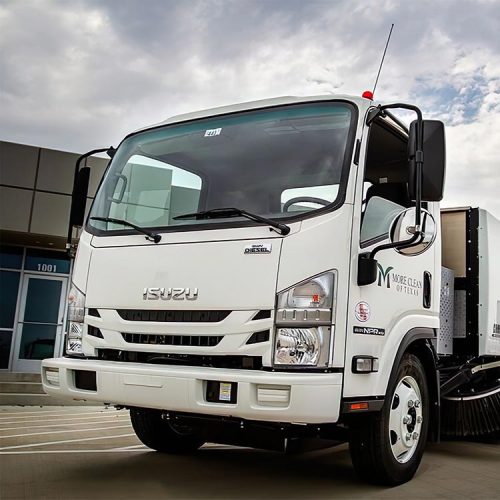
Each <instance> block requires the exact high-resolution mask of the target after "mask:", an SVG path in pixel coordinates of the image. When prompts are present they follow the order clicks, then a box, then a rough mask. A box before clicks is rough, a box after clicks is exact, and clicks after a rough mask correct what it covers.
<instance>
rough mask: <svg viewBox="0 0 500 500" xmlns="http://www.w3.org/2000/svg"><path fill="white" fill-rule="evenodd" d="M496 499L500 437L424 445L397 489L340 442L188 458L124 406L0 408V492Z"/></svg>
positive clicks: (7, 497) (13, 495) (218, 449)
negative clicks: (158, 443)
mask: <svg viewBox="0 0 500 500" xmlns="http://www.w3.org/2000/svg"><path fill="white" fill-rule="evenodd" d="M263 497H264V498H287V499H294V498H301V499H304V498H369V499H374V498H384V499H388V498H389V499H390V498H398V499H399V498H404V499H410V498H419V499H424V498H425V499H427V498H432V499H436V498H437V499H440V498H453V499H471V498H474V499H500V441H498V440H497V441H492V442H488V443H470V442H445V443H441V444H435V445H434V444H432V445H429V446H428V449H427V451H426V454H425V455H424V459H423V462H422V465H421V466H420V469H419V471H418V473H417V475H416V477H415V478H414V479H413V480H412V481H410V482H409V483H407V484H404V485H402V486H399V487H396V488H382V487H375V486H372V485H368V484H364V483H362V482H360V481H359V480H358V479H357V478H356V476H355V475H354V472H353V470H352V467H351V464H350V459H349V452H348V449H347V446H346V445H342V446H338V447H336V448H332V449H329V450H322V451H320V452H318V451H317V452H310V453H305V454H301V455H292V456H287V455H283V454H280V453H273V452H267V451H261V450H251V449H247V448H236V447H230V446H220V445H210V444H209V445H205V446H204V447H203V448H202V449H201V450H200V451H199V452H198V453H196V454H195V455H192V456H169V455H162V454H159V453H156V452H154V451H151V450H149V449H148V448H146V447H144V446H143V445H142V444H141V443H140V442H139V441H138V439H137V438H136V437H135V434H134V432H133V430H132V427H131V425H130V419H129V415H128V412H127V411H126V410H119V411H118V410H115V409H113V408H107V409H106V408H103V407H64V408H58V407H55V408H50V407H43V408H36V407H0V498H1V499H2V500H11V499H21V498H27V499H42V498H43V499H45V498H46V499H51V500H52V499H92V500H95V499H100V498H106V499H113V498H120V499H129V498H130V499H132V498H133V499H137V498H141V499H157V498H263Z"/></svg>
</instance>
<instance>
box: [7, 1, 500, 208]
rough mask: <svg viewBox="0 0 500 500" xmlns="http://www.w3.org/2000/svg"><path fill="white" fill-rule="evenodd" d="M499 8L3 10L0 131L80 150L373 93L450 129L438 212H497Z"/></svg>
mask: <svg viewBox="0 0 500 500" xmlns="http://www.w3.org/2000/svg"><path fill="white" fill-rule="evenodd" d="M499 21H500V5H499V4H498V2H495V1H463V0H458V1H453V2H451V1H441V2H435V1H429V0H424V1H419V2H412V3H410V2H397V1H395V0H394V1H392V0H379V1H364V0H363V1H362V0H351V1H347V0H346V1H313V0H310V1H307V2H304V1H301V0H237V1H236V0H234V1H232V0H189V1H182V0H178V1H173V0H170V1H165V0H149V1H148V2H143V1H133V0H122V1H120V2H116V1H112V0H107V1H106V0H99V1H98V0H95V1H94V0H76V1H72V2H64V1H62V0H61V1H55V0H32V1H23V2H19V1H3V2H2V3H0V32H1V33H2V36H1V37H0V87H1V96H0V106H1V109H2V117H1V122H0V137H1V138H2V139H5V140H13V141H18V142H25V143H30V144H38V145H42V146H47V147H55V148H61V149H67V150H74V151H84V150H87V149H90V148H92V147H96V146H102V145H108V144H117V143H118V142H119V141H120V139H121V138H122V137H123V136H124V135H125V134H126V133H128V132H130V131H131V130H135V129H137V128H139V127H142V126H145V125H148V124H151V123H155V122H158V121H161V120H163V119H164V118H166V117H168V116H171V115H173V114H177V113H181V112H187V111H192V110H195V109H200V108H207V107H212V106H216V105H223V104H229V103H232V102H241V101H247V100H253V99H259V98H266V97H274V96H278V95H309V94H312V95H314V94H324V93H339V92H341V93H353V94H358V95H359V94H360V93H361V92H362V91H363V90H365V89H368V88H370V87H371V86H372V85H373V81H374V79H375V75H376V72H377V68H378V64H379V61H380V57H381V54H382V50H383V47H384V43H385V38H386V36H387V32H388V30H389V27H390V24H391V22H394V23H395V24H396V26H395V30H394V34H393V37H392V40H391V45H390V47H389V51H388V54H387V57H386V63H385V67H384V69H383V72H382V76H381V79H380V83H379V86H378V89H377V96H378V97H379V98H380V99H381V100H383V101H384V102H388V101H391V100H408V101H410V102H414V103H417V104H419V105H420V106H421V107H422V108H423V110H424V113H425V114H426V115H427V116H429V117H433V118H438V119H442V120H444V121H445V123H446V125H447V140H448V160H449V161H448V172H449V175H448V185H447V200H446V202H447V203H448V204H450V203H456V204H460V205H464V204H468V203H472V204H481V205H486V206H487V207H488V208H490V209H491V210H494V211H496V213H497V215H500V205H499V202H498V201H497V195H496V190H495V181H496V179H498V161H497V159H496V155H497V151H498V150H499V147H500V134H498V133H494V131H495V130H498V126H499V125H500V118H499V117H500V113H499V107H500V37H498V33H497V32H498V25H499V24H500V23H499Z"/></svg>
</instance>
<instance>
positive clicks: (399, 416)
mask: <svg viewBox="0 0 500 500" xmlns="http://www.w3.org/2000/svg"><path fill="white" fill-rule="evenodd" d="M422 424H423V412H422V399H421V394H420V388H419V386H418V383H417V381H416V380H415V379H414V378H413V377H410V376H408V375H407V376H405V377H403V378H402V379H401V380H400V382H399V384H398V386H397V387H396V390H395V392H394V396H393V398H392V404H391V410H390V416H389V439H390V444H391V450H392V453H393V455H394V458H395V459H396V460H397V461H398V462H399V463H406V462H408V460H410V458H411V457H412V456H413V454H414V453H415V450H416V449H417V446H418V443H419V440H420V435H421V430H422Z"/></svg>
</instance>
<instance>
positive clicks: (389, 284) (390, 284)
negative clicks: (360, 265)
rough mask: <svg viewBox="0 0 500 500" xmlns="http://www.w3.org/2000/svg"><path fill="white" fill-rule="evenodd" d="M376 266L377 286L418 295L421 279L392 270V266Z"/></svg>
mask: <svg viewBox="0 0 500 500" xmlns="http://www.w3.org/2000/svg"><path fill="white" fill-rule="evenodd" d="M377 266H378V282H377V284H378V286H380V287H386V288H390V289H391V290H395V291H396V292H399V293H404V294H407V295H419V294H420V290H421V289H422V281H421V280H418V279H416V278H412V277H411V276H407V275H406V274H400V273H397V272H394V267H392V266H388V267H386V268H384V267H383V266H382V265H381V264H377Z"/></svg>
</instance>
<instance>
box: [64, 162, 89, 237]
mask: <svg viewBox="0 0 500 500" xmlns="http://www.w3.org/2000/svg"><path fill="white" fill-rule="evenodd" d="M89 180H90V167H83V168H81V169H80V170H79V171H78V173H77V174H76V179H75V185H74V188H73V195H72V198H71V212H70V216H69V223H70V226H76V227H82V226H83V222H84V220H85V206H86V204H87V193H88V191H89Z"/></svg>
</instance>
